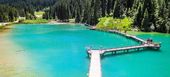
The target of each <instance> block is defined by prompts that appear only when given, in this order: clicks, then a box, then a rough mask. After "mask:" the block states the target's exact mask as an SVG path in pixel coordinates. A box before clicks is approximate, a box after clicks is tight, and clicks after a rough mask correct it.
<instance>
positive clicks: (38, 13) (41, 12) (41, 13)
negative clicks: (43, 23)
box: [35, 11, 45, 15]
mask: <svg viewBox="0 0 170 77" xmlns="http://www.w3.org/2000/svg"><path fill="white" fill-rule="evenodd" d="M44 13H45V12H43V11H39V12H35V15H43V14H44Z"/></svg>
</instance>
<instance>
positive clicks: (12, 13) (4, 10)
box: [0, 5, 18, 22]
mask: <svg viewBox="0 0 170 77" xmlns="http://www.w3.org/2000/svg"><path fill="white" fill-rule="evenodd" d="M17 17H18V12H17V9H15V8H13V7H10V6H6V5H0V22H13V21H16V20H17Z"/></svg>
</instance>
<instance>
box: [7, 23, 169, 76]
mask: <svg viewBox="0 0 170 77" xmlns="http://www.w3.org/2000/svg"><path fill="white" fill-rule="evenodd" d="M137 36H138V37H140V38H143V39H147V38H152V39H153V40H154V41H156V42H161V43H162V47H161V49H160V50H159V51H153V50H145V51H139V52H136V53H129V54H122V55H111V56H105V57H104V58H102V60H101V64H102V75H103V77H170V35H168V34H140V35H137ZM9 38H10V39H11V40H12V41H13V42H14V43H15V44H17V45H19V46H21V47H22V48H23V49H24V50H25V52H26V53H27V54H26V56H28V57H29V59H30V60H32V61H33V62H34V65H32V66H30V69H33V70H34V71H36V72H37V73H39V74H42V75H43V74H44V76H46V77H87V73H88V69H89V62H90V59H89V58H88V57H87V53H86V48H87V47H89V46H91V47H92V48H113V47H124V46H133V45H138V43H137V42H135V41H133V40H130V39H127V38H125V37H123V36H120V35H116V34H112V33H106V32H100V31H94V30H88V29H86V27H85V26H83V25H78V24H77V25H74V24H72V25H69V24H58V25H50V24H27V25H26V24H18V25H16V26H14V28H13V29H12V30H11V33H10V36H9Z"/></svg>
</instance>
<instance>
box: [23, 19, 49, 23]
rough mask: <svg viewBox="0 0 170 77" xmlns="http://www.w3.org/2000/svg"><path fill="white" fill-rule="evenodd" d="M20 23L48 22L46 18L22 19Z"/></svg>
mask: <svg viewBox="0 0 170 77" xmlns="http://www.w3.org/2000/svg"><path fill="white" fill-rule="evenodd" d="M21 23H24V24H41V23H48V20H46V19H35V20H24V21H22V22H21Z"/></svg>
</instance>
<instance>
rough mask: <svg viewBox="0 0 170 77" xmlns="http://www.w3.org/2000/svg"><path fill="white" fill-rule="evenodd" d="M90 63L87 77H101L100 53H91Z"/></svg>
mask: <svg viewBox="0 0 170 77" xmlns="http://www.w3.org/2000/svg"><path fill="white" fill-rule="evenodd" d="M91 52H93V53H91V61H90V69H89V77H102V72H101V63H100V52H98V51H91Z"/></svg>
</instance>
